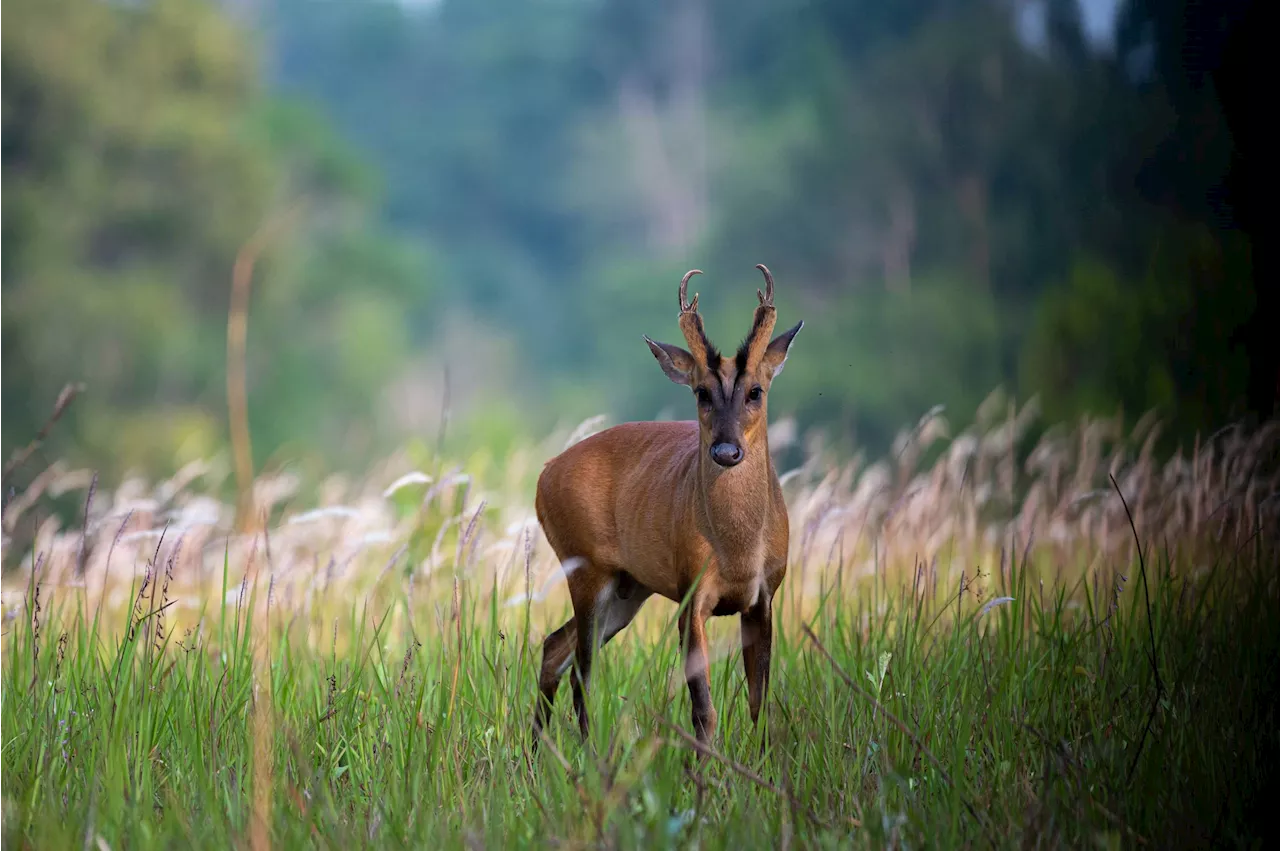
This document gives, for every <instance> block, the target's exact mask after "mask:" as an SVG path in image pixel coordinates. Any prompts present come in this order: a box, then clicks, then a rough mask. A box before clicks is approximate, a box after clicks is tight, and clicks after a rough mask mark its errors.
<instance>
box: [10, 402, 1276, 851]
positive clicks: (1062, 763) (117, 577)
mask: <svg viewBox="0 0 1280 851" xmlns="http://www.w3.org/2000/svg"><path fill="white" fill-rule="evenodd" d="M1157 425H1158V424H1157V423H1156V422H1155V420H1154V419H1153V418H1150V417H1148V418H1145V419H1144V420H1142V421H1141V422H1139V423H1138V424H1136V425H1135V426H1133V427H1131V428H1127V429H1126V428H1123V427H1122V426H1121V424H1120V422H1119V421H1118V420H1108V419H1097V420H1086V421H1081V422H1080V423H1077V424H1075V425H1073V426H1071V427H1057V428H1051V429H1047V430H1043V429H1041V428H1040V424H1039V423H1038V421H1037V416H1036V411H1035V408H1034V406H1027V407H1024V408H1021V409H1019V408H1017V407H1015V406H1013V405H1012V404H1011V403H1010V402H1009V401H1008V400H1006V399H1004V398H1003V397H1000V396H998V395H997V396H993V397H992V399H990V400H988V403H987V404H986V405H984V407H983V409H982V410H981V411H980V412H979V417H978V419H977V421H976V422H975V423H974V424H973V425H971V426H969V427H968V428H966V429H964V430H962V431H959V432H958V433H952V432H951V429H950V428H949V427H948V425H947V423H946V422H945V420H944V419H943V418H942V417H941V416H940V415H939V413H938V412H936V411H934V412H930V413H929V414H928V415H926V417H925V418H924V419H922V420H921V421H920V422H919V423H917V424H916V425H915V426H913V427H912V428H910V429H907V430H905V431H904V432H903V434H902V435H901V436H900V438H899V440H898V441H897V442H896V444H895V445H894V448H893V452H892V453H891V455H890V457H888V458H887V459H884V460H879V461H874V462H873V461H871V460H869V459H864V458H860V457H855V458H842V457H840V456H839V455H837V454H836V453H834V452H832V451H831V450H830V449H829V448H827V447H826V445H825V444H824V443H823V441H822V439H821V437H820V436H818V435H813V436H809V437H806V438H805V439H804V440H803V441H801V440H800V437H799V436H798V435H797V434H796V433H795V428H794V425H793V424H791V423H790V422H788V421H785V420H784V421H781V422H778V423H775V424H774V425H773V426H772V430H771V441H772V443H773V445H774V446H775V447H776V448H777V449H782V448H785V447H791V448H793V449H796V450H798V453H797V454H799V455H800V456H802V458H803V461H802V463H801V464H799V465H798V466H796V467H794V468H792V469H786V470H779V473H780V474H782V478H783V487H784V491H785V493H786V496H787V500H788V504H789V507H790V512H791V529H792V538H791V560H790V566H789V572H788V574H787V578H786V580H785V582H784V583H783V586H782V588H781V590H780V591H779V598H778V600H777V604H776V606H777V608H776V612H777V614H776V615H775V625H776V629H777V631H778V634H777V637H776V639H775V646H774V659H773V673H772V684H771V693H770V699H769V703H768V705H767V707H766V711H765V713H764V715H763V716H762V722H761V725H760V727H759V728H754V727H753V726H752V724H751V723H750V720H749V716H748V714H747V705H746V695H745V689H744V680H743V674H742V662H741V653H740V650H739V649H738V646H737V644H738V630H737V619H736V618H732V619H730V618H725V619H715V620H713V621H712V622H711V624H710V635H711V641H712V646H713V651H712V657H713V664H712V670H711V683H712V693H713V699H714V701H715V705H716V707H717V709H718V711H719V714H720V722H719V727H718V730H717V733H716V737H715V740H714V744H713V748H712V749H711V750H710V751H707V752H705V753H700V752H698V751H697V748H696V745H695V742H694V741H693V739H692V737H691V725H690V720H689V698H688V694H687V691H686V689H685V686H684V683H683V681H682V677H681V675H680V666H679V663H678V648H677V638H676V634H675V633H676V630H675V621H676V614H677V607H676V606H675V605H674V604H671V603H668V602H666V601H655V602H651V603H650V604H648V606H646V608H645V610H644V611H643V612H642V614H641V615H640V617H639V618H638V619H637V621H636V622H635V623H634V624H633V625H632V626H631V627H630V628H629V629H628V630H627V631H626V632H624V633H623V634H622V635H620V636H619V637H618V638H617V639H615V640H614V641H613V642H612V643H611V644H610V645H609V646H608V647H607V648H606V649H605V650H604V651H602V653H601V655H600V656H599V657H598V661H597V663H596V666H595V671H594V679H593V683H592V690H591V692H590V698H589V707H590V713H591V719H592V722H593V727H592V734H591V737H590V740H588V741H586V742H583V741H581V739H580V738H579V736H578V733H577V727H576V724H575V723H574V722H573V720H572V718H571V710H570V700H569V699H568V696H567V695H568V689H569V687H568V685H563V686H562V694H561V697H560V700H559V701H558V702H557V705H556V714H555V718H554V721H553V723H552V724H551V725H550V726H549V728H548V730H547V737H546V739H545V740H544V742H543V744H542V745H541V746H540V747H539V749H538V750H537V753H536V755H534V754H532V753H531V751H530V722H531V720H532V710H533V706H534V696H535V683H536V677H537V665H538V662H539V658H540V652H541V641H542V638H543V636H545V635H546V634H547V633H548V632H549V631H551V630H553V629H555V628H556V627H557V626H559V625H560V623H562V622H563V621H564V620H565V619H566V618H567V616H568V611H569V605H568V601H567V595H566V594H565V591H564V582H563V579H562V578H560V576H559V566H558V565H557V563H556V562H555V560H554V557H553V555H552V553H551V552H550V549H549V547H548V546H547V544H546V542H545V540H544V539H542V537H541V533H540V532H539V530H538V528H537V525H536V521H535V520H534V518H533V516H532V510H531V503H532V495H533V482H534V480H535V478H536V476H537V473H538V471H539V469H540V468H541V464H542V462H543V461H544V460H546V459H547V458H548V457H550V456H551V455H553V454H555V453H556V452H558V451H559V450H560V449H562V448H563V447H564V446H565V445H567V444H568V443H570V442H572V441H573V440H576V439H580V438H581V437H582V436H584V435H585V434H586V433H588V432H589V431H590V430H591V429H594V428H598V427H600V426H601V423H599V422H588V423H584V424H583V425H582V426H581V427H579V428H578V429H576V430H575V431H574V432H573V433H572V434H568V435H566V434H563V433H562V434H558V435H555V436H553V437H552V438H551V439H549V440H547V441H544V442H542V443H539V444H536V445H535V444H531V445H528V446H526V447H525V448H523V449H520V450H518V451H513V452H511V453H508V454H506V455H504V456H502V457H495V456H492V455H489V454H486V453H483V452H476V453H474V454H473V455H471V456H469V457H467V458H463V459H457V461H456V463H454V462H449V461H445V460H442V459H440V458H439V457H438V456H436V455H435V454H434V453H432V452H429V451H427V450H425V449H423V450H411V451H406V452H403V453H401V454H398V455H397V456H395V457H393V458H391V459H388V461H387V462H386V463H385V464H383V465H380V466H379V467H378V468H377V469H374V470H371V471H369V473H368V474H367V475H366V476H365V477H363V478H362V479H361V480H352V479H347V478H343V477H337V476H335V477H333V478H331V479H329V480H327V481H324V482H321V483H319V484H318V485H317V486H316V487H304V486H303V483H301V482H300V481H299V480H298V479H297V478H296V477H294V476H292V475H291V474H290V473H289V472H288V470H287V469H285V470H282V471H277V472H274V473H271V474H269V475H262V476H259V477H258V479H257V480H256V482H255V484H254V490H253V506H254V509H253V511H252V512H251V513H250V516H247V517H246V516H243V515H242V516H241V517H240V518H239V520H237V517H236V508H235V505H234V504H233V502H234V501H233V500H229V499H227V498H225V494H226V492H227V482H228V481H230V478H229V476H230V474H229V470H228V468H227V464H226V462H225V460H220V459H213V460H210V461H207V462H206V461H200V462H195V463H192V464H189V465H187V466H186V467H184V468H183V469H181V470H180V471H178V472H177V473H176V474H175V475H174V476H173V477H172V478H171V479H169V480H167V481H162V482H158V483H148V482H142V481H139V480H133V479H130V480H126V481H124V482H122V483H120V484H119V485H118V486H115V487H113V488H107V487H105V486H104V485H101V484H100V483H98V481H97V479H96V477H95V476H94V475H93V474H92V472H90V471H85V470H76V469H72V468H69V467H67V466H66V465H63V464H60V463H55V464H54V465H52V466H51V467H49V469H48V470H46V471H45V472H44V473H42V474H41V475H40V476H38V477H37V478H36V479H35V480H34V481H33V483H32V484H31V486H30V487H29V488H27V489H26V491H25V492H23V493H20V494H17V495H14V496H13V497H12V498H11V499H10V501H9V503H8V505H7V506H6V509H5V513H4V532H5V536H6V537H5V550H6V551H5V559H6V564H15V563H16V564H17V566H16V567H13V568H12V569H10V570H8V571H7V572H6V574H5V577H4V634H3V708H2V735H3V791H2V795H3V811H2V815H3V842H4V847H5V848H23V847H29V848H87V849H93V848H97V849H124V848H128V849H147V848H187V847H192V848H219V849H222V848H229V847H235V848H242V847H243V848H253V849H265V848H271V847H276V848H293V847H318V848H342V847H352V846H360V847H415V848H420V847H448V848H454V847H468V848H515V847H571V848H587V847H590V848H699V849H719V848H744V847H752V848H754V847H769V848H791V847H796V848H849V847H886V846H889V847H903V848H906V847H940V848H957V847H990V846H994V847H1001V848H1003V847H1064V846H1065V847H1093V846H1099V847H1106V848H1120V847H1125V848H1129V847H1188V846H1195V847H1204V846H1207V845H1229V846H1238V845H1242V846H1249V847H1253V846H1256V845H1258V844H1261V843H1262V842H1263V841H1264V839H1265V834H1266V830H1267V828H1266V823H1267V818H1266V816H1267V815H1269V810H1268V808H1269V807H1271V806H1273V805H1272V803H1271V798H1272V796H1273V795H1274V792H1275V791H1276V783H1275V778H1276V768H1275V766H1276V764H1277V758H1278V757H1280V747H1278V745H1280V718H1278V717H1277V714H1276V710H1275V708H1274V703H1273V700H1272V695H1273V694H1274V692H1275V690H1276V686H1277V684H1278V683H1277V666H1276V659H1277V658H1280V657H1278V656H1277V652H1278V651H1280V622H1278V621H1277V619H1276V616H1275V613H1276V611H1277V602H1280V600H1278V598H1280V589H1278V588H1277V573H1276V564H1277V563H1280V559H1277V541H1276V537H1275V530H1276V529H1277V528H1280V523H1277V522H1276V521H1277V520H1278V519H1280V500H1277V499H1276V497H1275V494H1276V492H1277V487H1276V486H1277V484H1278V481H1277V479H1276V466H1275V463H1274V462H1275V453H1276V446H1277V437H1278V436H1280V430H1278V429H1277V428H1276V427H1275V426H1274V424H1273V425H1272V426H1270V427H1267V428H1264V429H1262V430H1255V431H1245V430H1244V429H1240V428H1232V429H1227V430H1224V431H1223V432H1220V433H1218V434H1216V435H1213V436H1211V437H1207V438H1205V439H1204V440H1203V441H1201V442H1198V443H1197V444H1196V445H1195V446H1193V447H1190V448H1188V449H1186V450H1184V451H1183V452H1180V453H1178V454H1177V455H1176V456H1174V457H1173V458H1171V459H1166V460H1159V459H1157V458H1156V454H1155V450H1154V446H1155V441H1156V435H1157ZM69 496H73V497H74V498H75V500H76V502H77V504H78V505H79V506H80V508H79V509H78V518H79V519H78V520H77V521H76V522H74V523H68V522H64V521H60V520H59V519H58V516H57V515H55V514H52V513H48V512H42V510H41V506H42V505H43V504H45V503H46V502H47V501H49V500H52V499H67V498H68V497H69ZM23 529H27V530H28V531H29V534H28V535H27V536H26V538H25V539H22V538H20V536H19V531H20V530H23ZM15 548H17V550H18V551H15Z"/></svg>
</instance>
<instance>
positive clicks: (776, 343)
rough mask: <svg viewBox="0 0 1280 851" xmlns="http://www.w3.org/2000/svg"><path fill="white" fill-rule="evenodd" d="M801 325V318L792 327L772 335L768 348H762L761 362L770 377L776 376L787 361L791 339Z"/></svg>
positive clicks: (802, 325)
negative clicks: (762, 357) (774, 335)
mask: <svg viewBox="0 0 1280 851" xmlns="http://www.w3.org/2000/svg"><path fill="white" fill-rule="evenodd" d="M803 327H804V320H803V319H802V320H800V321H799V322H797V323H796V324H795V326H794V327H792V328H789V329H787V330H786V331H783V332H782V333H781V334H779V335H778V336H776V337H774V338H773V341H772V342H770V343H769V348H767V349H765V350H764V359H763V361H762V364H763V365H764V368H765V369H766V370H768V371H769V374H770V376H771V377H774V378H776V377H777V376H778V373H780V372H782V367H783V366H784V365H785V364H786V362H787V352H788V351H790V349H791V341H792V340H794V339H795V337H796V334H799V333H800V329H801V328H803Z"/></svg>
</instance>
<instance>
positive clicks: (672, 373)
mask: <svg viewBox="0 0 1280 851" xmlns="http://www.w3.org/2000/svg"><path fill="white" fill-rule="evenodd" d="M756 268H757V269H759V270H760V271H761V272H762V273H763V274H764V280H765V287H766V289H765V292H763V293H761V292H759V291H758V290H757V296H758V297H759V301H760V304H759V306H758V307H756V310H755V319H754V321H753V322H752V324H751V331H750V333H748V335H747V338H746V340H745V341H744V342H743V343H742V346H741V347H740V348H739V349H738V351H737V354H736V355H735V356H733V357H722V356H721V355H720V353H719V352H718V351H717V350H716V348H715V347H714V346H712V345H711V343H710V342H709V341H708V340H707V336H706V333H705V332H704V331H703V326H702V317H701V316H700V315H699V314H698V295H697V293H695V294H694V296H693V301H692V302H690V301H689V300H688V286H689V279H690V278H691V277H693V276H694V275H698V274H701V272H700V271H699V270H697V269H694V270H691V271H690V272H688V273H687V274H686V275H685V276H684V278H683V279H682V280H681V281H680V317H679V323H680V330H681V331H682V332H683V333H684V338H685V341H686V342H687V343H688V346H689V349H688V350H687V351H686V350H685V349H682V348H680V347H679V346H673V345H669V344H667V343H655V342H654V341H653V340H650V339H649V338H648V337H645V338H644V339H645V342H646V343H648V344H649V349H650V350H651V351H652V352H653V356H654V357H655V358H657V360H658V365H659V366H661V367H662V371H663V372H665V373H666V374H667V377H668V378H670V379H671V380H672V381H674V382H675V383H676V384H683V385H685V386H686V387H688V388H690V390H692V391H693V396H694V400H695V401H696V404H697V410H698V419H697V421H696V422H694V421H686V422H643V423H624V424H622V425H618V426H614V427H613V428H610V429H606V430H605V431H602V432H599V433H598V434H595V435H593V436H592V437H589V438H587V439H585V440H583V441H581V442H579V443H577V444H575V445H573V446H572V447H570V448H569V449H566V450H565V451H564V452H562V453H561V454H560V455H558V456H556V457H555V458H553V459H551V460H550V461H548V462H547V465H546V467H545V468H544V469H543V471H542V475H541V476H539V478H538V491H537V499H536V503H535V505H536V508H537V514H538V521H539V523H541V524H542V530H543V532H544V533H545V534H546V536H547V540H548V541H549V542H550V543H551V547H552V549H554V550H555V552H556V555H557V556H558V557H559V559H560V561H561V563H562V564H563V565H565V566H566V573H567V580H568V585H569V595H570V597H571V599H572V602H573V618H571V619H570V620H569V622H568V623H566V624H565V625H564V626H562V627H560V628H559V629H557V630H556V631H555V632H553V633H552V634H551V635H549V636H548V637H547V639H546V641H545V643H544V644H543V649H542V671H541V675H540V677H539V682H538V686H539V691H540V696H539V698H538V706H537V708H536V710H535V713H534V722H533V732H534V742H533V746H534V747H535V748H536V746H537V740H538V736H539V732H540V731H541V729H542V727H543V725H544V724H545V723H546V722H547V720H548V719H549V718H550V715H551V708H552V703H553V702H554V700H555V695H556V689H557V687H558V686H559V685H560V679H561V677H562V676H563V675H564V672H565V671H566V670H568V669H569V668H570V667H572V669H573V672H572V675H571V681H572V684H573V703H574V709H575V710H576V711H577V715H578V725H579V727H580V728H581V730H582V735H583V736H584V737H585V736H586V735H587V729H588V724H587V704H586V692H587V688H588V683H589V681H590V678H591V660H592V656H593V655H594V653H595V651H596V649H597V648H598V647H600V646H602V645H604V644H605V643H607V642H608V641H609V640H610V639H611V638H613V637H614V636H615V635H617V634H618V633H619V632H620V631H622V630H623V629H624V628H625V627H626V626H627V624H629V623H631V621H632V619H633V618H635V616H636V613H637V612H639V611H640V607H641V606H642V605H644V602H645V600H647V599H648V598H649V597H650V596H651V595H653V594H660V595H662V596H663V597H666V598H667V599H669V600H673V601H675V602H676V603H680V602H681V601H683V600H684V598H685V597H686V595H688V594H689V592H690V591H692V596H691V598H690V600H689V603H688V606H687V607H686V609H685V611H684V612H683V613H682V615H681V617H680V621H679V625H680V639H681V646H682V647H684V648H685V663H684V668H685V678H686V680H687V681H688V684H689V697H690V699H691V700H692V703H693V727H694V731H695V733H696V734H697V736H698V739H699V740H700V741H702V742H704V743H706V742H709V741H710V739H711V736H712V734H713V733H714V731H715V726H716V711H715V708H714V707H713V706H712V705H711V688H710V684H709V681H708V677H707V674H708V665H709V660H708V658H707V637H706V632H705V628H704V624H705V621H706V619H707V618H708V617H711V616H718V615H735V614H740V615H741V616H742V620H741V625H742V626H741V631H742V658H743V662H744V665H745V667H746V677H747V695H748V702H749V705H750V709H751V720H752V723H753V724H756V723H758V721H759V716H760V708H761V707H762V706H763V705H764V703H765V699H766V696H767V694H768V689H769V661H770V653H771V648H772V645H773V597H774V593H775V592H776V591H777V590H778V586H779V585H780V584H781V583H782V578H783V576H784V575H786V571H787V543H788V536H789V527H788V522H787V507H786V504H785V503H784V502H783V499H782V488H781V486H780V485H779V484H778V476H777V473H776V472H775V471H774V468H773V462H772V461H771V460H770V458H769V436H768V422H767V414H766V412H767V403H768V397H769V385H770V384H771V383H772V382H773V379H774V378H776V377H777V375H778V373H780V372H781V371H782V367H783V364H784V363H786V360H787V351H788V349H790V347H791V341H792V340H793V339H794V338H795V335H796V334H797V333H798V332H799V331H800V329H801V327H803V325H804V323H803V322H798V323H796V325H795V327H794V328H791V329H790V330H788V331H786V332H784V333H782V334H779V335H778V336H777V337H776V338H775V339H773V340H770V339H769V337H770V334H772V333H773V326H774V322H775V321H776V317H777V311H776V310H775V309H774V306H773V276H772V275H771V274H770V273H769V270H768V269H766V268H765V267H764V266H763V265H759V266H757V267H756ZM570 563H576V565H577V566H576V567H575V568H573V569H569V568H568V565H569V564H570ZM695 583H696V588H695Z"/></svg>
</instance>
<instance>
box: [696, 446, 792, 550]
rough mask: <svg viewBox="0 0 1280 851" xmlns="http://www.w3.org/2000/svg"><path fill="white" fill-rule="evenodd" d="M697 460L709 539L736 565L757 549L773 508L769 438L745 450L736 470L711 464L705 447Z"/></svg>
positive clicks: (700, 491)
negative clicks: (737, 561)
mask: <svg viewBox="0 0 1280 851" xmlns="http://www.w3.org/2000/svg"><path fill="white" fill-rule="evenodd" d="M698 456H699V457H698V490H699V494H700V496H701V499H700V500H699V503H700V507H701V509H702V513H703V518H702V519H703V521H704V523H705V529H706V532H707V535H708V538H709V539H710V541H711V543H712V545H713V546H714V547H715V548H716V549H717V550H718V551H719V552H720V555H721V556H722V557H726V558H729V559H732V560H735V561H736V560H738V559H740V558H742V557H747V556H750V554H752V553H755V552H756V551H757V550H758V549H759V545H760V542H761V540H762V539H763V537H764V533H765V529H766V525H767V520H768V515H769V510H770V506H771V504H772V501H771V498H772V479H773V476H774V471H773V463H772V461H771V460H770V458H769V441H768V438H767V437H764V438H761V439H760V440H758V441H756V442H755V443H754V444H751V445H749V446H747V447H746V457H745V458H743V460H742V463H740V464H738V465H737V466H736V467H721V466H720V465H719V464H717V463H715V462H714V461H712V460H711V458H710V454H709V452H708V447H702V448H701V451H700V452H699V453H698Z"/></svg>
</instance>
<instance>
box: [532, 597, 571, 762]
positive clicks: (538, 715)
mask: <svg viewBox="0 0 1280 851" xmlns="http://www.w3.org/2000/svg"><path fill="white" fill-rule="evenodd" d="M577 644H578V628H577V622H576V619H574V618H569V620H568V621H566V622H565V624H564V625H563V626H561V627H560V628H559V629H557V630H556V631H555V632H553V633H551V634H550V635H548V636H547V638H546V640H545V641H543V642H542V670H541V672H540V673H539V675H538V705H537V707H536V708H535V709H534V715H533V743H532V747H533V749H534V750H537V749H538V738H539V734H540V733H541V732H542V728H543V727H545V726H546V724H547V722H548V721H550V720H551V710H552V707H553V706H554V704H555V701H556V691H558V690H559V688H560V678H561V677H563V676H564V672H565V670H566V669H567V668H568V667H569V665H570V664H571V663H572V662H573V654H574V650H575V648H576V647H577Z"/></svg>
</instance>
